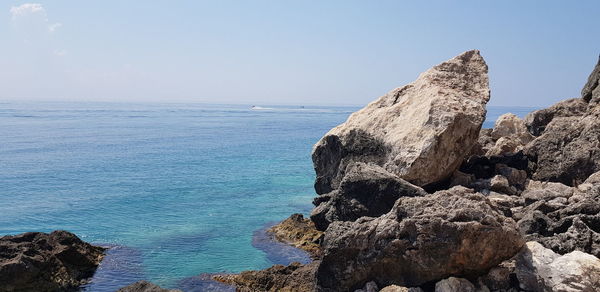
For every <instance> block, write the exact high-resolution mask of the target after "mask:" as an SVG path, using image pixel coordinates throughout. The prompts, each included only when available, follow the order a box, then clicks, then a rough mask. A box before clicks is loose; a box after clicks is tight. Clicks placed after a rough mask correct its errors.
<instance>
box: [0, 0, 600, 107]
mask: <svg viewBox="0 0 600 292" xmlns="http://www.w3.org/2000/svg"><path fill="white" fill-rule="evenodd" d="M411 2H412V3H408V1H267V0H262V1H261V0H256V1H227V0H219V1H191V0H190V1H141V0H140V1H119V0H110V1H109V0H103V1H63V0H53V1H38V2H23V1H3V2H2V3H0V36H1V37H2V41H1V42H0V101H5V100H27V101H38V100H44V101H50V100H59V101H65V100H66V101H127V102H129V101H131V102H141V101H148V102H209V103H242V104H256V105H261V104H295V105H321V104H323V105H364V104H366V103H368V102H370V101H371V100H373V99H375V98H376V97H378V96H380V95H383V94H384V93H386V92H387V91H389V90H391V89H393V88H395V87H398V86H401V85H404V84H406V83H408V82H411V81H413V80H414V79H415V78H416V77H417V76H418V74H419V73H421V72H423V71H425V70H427V69H428V68H429V67H431V66H433V65H435V64H437V63H440V62H442V61H444V60H447V59H449V58H452V57H453V56H455V55H457V54H459V53H461V52H463V51H466V50H469V49H479V50H480V51H481V53H482V55H483V56H484V58H485V59H486V60H487V62H488V65H489V67H490V83H491V88H492V100H491V102H490V105H495V106H535V107H541V106H547V105H550V104H552V103H554V102H556V101H558V100H561V99H565V98H570V97H578V96H579V92H580V90H581V88H582V86H583V85H584V83H585V81H586V79H587V76H588V74H589V73H590V72H591V70H592V68H593V66H594V65H595V63H596V62H597V60H598V54H599V53H600V38H599V37H598V35H597V32H598V27H599V24H598V16H597V14H598V11H599V10H600V4H599V3H598V2H597V1H411Z"/></svg>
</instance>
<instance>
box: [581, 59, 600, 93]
mask: <svg viewBox="0 0 600 292" xmlns="http://www.w3.org/2000/svg"><path fill="white" fill-rule="evenodd" d="M599 83H600V58H599V59H598V63H597V64H596V67H594V70H593V71H592V73H591V74H590V76H589V77H588V81H587V83H586V84H585V86H584V87H583V89H582V90H581V98H582V99H583V100H585V101H586V102H588V103H590V104H598V102H600V86H598V84H599Z"/></svg>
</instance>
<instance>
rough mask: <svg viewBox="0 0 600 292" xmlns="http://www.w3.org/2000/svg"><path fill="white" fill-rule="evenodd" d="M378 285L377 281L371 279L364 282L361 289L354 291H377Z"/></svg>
mask: <svg viewBox="0 0 600 292" xmlns="http://www.w3.org/2000/svg"><path fill="white" fill-rule="evenodd" d="M378 291H379V287H377V283H375V282H373V281H371V282H367V284H365V287H363V288H362V289H358V290H354V292H378Z"/></svg>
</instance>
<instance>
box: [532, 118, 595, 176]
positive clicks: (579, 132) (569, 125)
mask: <svg viewBox="0 0 600 292" xmlns="http://www.w3.org/2000/svg"><path fill="white" fill-rule="evenodd" d="M599 124H600V108H597V109H596V110H594V111H593V112H591V113H589V114H587V115H585V116H576V117H565V118H554V119H553V120H552V122H550V124H548V127H547V128H546V130H545V131H544V133H543V134H542V135H541V136H540V137H538V138H536V139H535V140H534V141H533V142H532V143H530V144H529V145H528V147H527V150H526V151H525V152H526V154H527V155H528V156H529V157H530V159H531V161H532V166H531V167H530V169H531V172H532V178H533V179H534V180H540V181H555V182H561V183H564V184H566V185H570V186H576V185H578V184H580V183H582V182H583V181H584V180H585V179H586V178H587V177H588V176H590V175H591V174H592V173H594V172H596V171H600V142H599V141H600V127H598V125H599Z"/></svg>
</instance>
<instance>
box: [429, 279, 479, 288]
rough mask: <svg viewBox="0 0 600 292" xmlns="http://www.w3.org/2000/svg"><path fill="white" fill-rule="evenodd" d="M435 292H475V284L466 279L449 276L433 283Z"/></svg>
mask: <svg viewBox="0 0 600 292" xmlns="http://www.w3.org/2000/svg"><path fill="white" fill-rule="evenodd" d="M435 292H475V285H473V284H472V283H471V282H469V280H467V279H462V278H455V277H450V278H448V279H444V280H441V281H439V282H437V283H435Z"/></svg>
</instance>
